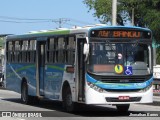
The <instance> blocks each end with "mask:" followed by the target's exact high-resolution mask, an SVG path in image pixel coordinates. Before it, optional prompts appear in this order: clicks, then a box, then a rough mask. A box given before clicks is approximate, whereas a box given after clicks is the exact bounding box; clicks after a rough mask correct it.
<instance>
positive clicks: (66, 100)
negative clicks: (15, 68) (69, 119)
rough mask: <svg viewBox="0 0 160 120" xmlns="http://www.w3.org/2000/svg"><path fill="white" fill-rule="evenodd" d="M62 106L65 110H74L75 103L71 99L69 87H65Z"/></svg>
mask: <svg viewBox="0 0 160 120" xmlns="http://www.w3.org/2000/svg"><path fill="white" fill-rule="evenodd" d="M63 107H64V109H65V111H67V112H73V111H74V110H75V103H74V102H73V101H72V94H71V90H70V88H69V87H67V88H66V90H65V93H64V97H63Z"/></svg>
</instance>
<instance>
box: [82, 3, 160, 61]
mask: <svg viewBox="0 0 160 120" xmlns="http://www.w3.org/2000/svg"><path fill="white" fill-rule="evenodd" d="M117 2H118V3H117V24H118V25H124V23H125V21H131V18H132V17H131V16H132V10H133V9H134V25H135V26H140V27H147V28H150V29H151V30H152V32H153V37H154V39H155V40H156V41H155V42H156V43H158V44H160V0H117ZM83 3H84V4H86V5H87V7H88V8H89V11H90V10H94V17H97V18H98V19H99V20H100V22H101V23H107V22H111V19H112V18H111V16H112V12H111V10H112V0H83ZM157 63H159V64H160V47H159V48H157Z"/></svg>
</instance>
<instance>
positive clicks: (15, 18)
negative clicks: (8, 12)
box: [0, 16, 53, 21]
mask: <svg viewBox="0 0 160 120" xmlns="http://www.w3.org/2000/svg"><path fill="white" fill-rule="evenodd" d="M0 18H1V19H12V20H33V21H34V20H38V21H44V20H49V21H51V20H53V19H35V18H18V17H9V16H0Z"/></svg>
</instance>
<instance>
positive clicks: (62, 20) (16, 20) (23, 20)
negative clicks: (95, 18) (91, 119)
mask: <svg viewBox="0 0 160 120" xmlns="http://www.w3.org/2000/svg"><path fill="white" fill-rule="evenodd" d="M68 21H70V23H67V22H68ZM0 22H8V23H47V22H48V23H49V22H54V23H56V24H58V26H59V28H61V27H62V25H63V24H67V25H71V26H77V25H78V24H82V25H88V24H93V23H90V22H85V21H81V20H76V19H73V18H59V19H41V18H39V19H35V18H19V17H9V16H0ZM75 23H76V24H75ZM77 23H78V24H77Z"/></svg>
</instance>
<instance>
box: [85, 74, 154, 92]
mask: <svg viewBox="0 0 160 120" xmlns="http://www.w3.org/2000/svg"><path fill="white" fill-rule="evenodd" d="M86 79H87V82H90V83H92V84H94V85H96V86H98V87H100V88H102V89H113V90H116V89H119V90H120V89H121V90H125V89H143V88H146V87H147V86H149V85H150V84H152V82H153V77H152V78H150V79H149V80H147V81H145V82H143V83H103V82H101V81H97V80H96V79H94V78H92V77H91V76H89V75H88V74H86Z"/></svg>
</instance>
